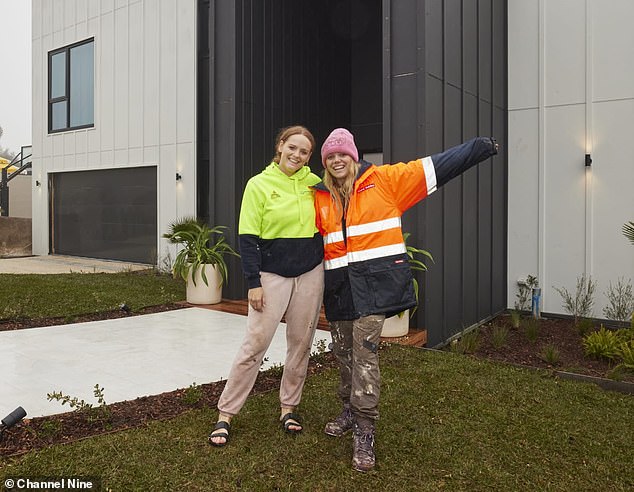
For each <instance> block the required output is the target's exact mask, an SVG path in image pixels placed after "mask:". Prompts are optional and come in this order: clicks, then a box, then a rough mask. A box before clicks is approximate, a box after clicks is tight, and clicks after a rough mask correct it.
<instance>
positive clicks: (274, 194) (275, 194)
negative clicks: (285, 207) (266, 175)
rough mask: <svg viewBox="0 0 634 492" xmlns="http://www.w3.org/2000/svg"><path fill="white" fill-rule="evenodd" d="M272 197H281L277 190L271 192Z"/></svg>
mask: <svg viewBox="0 0 634 492" xmlns="http://www.w3.org/2000/svg"><path fill="white" fill-rule="evenodd" d="M271 198H272V199H273V200H275V199H276V198H280V195H279V194H278V193H277V191H275V190H273V192H272V193H271Z"/></svg>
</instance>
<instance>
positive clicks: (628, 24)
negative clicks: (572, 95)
mask: <svg viewBox="0 0 634 492" xmlns="http://www.w3.org/2000/svg"><path fill="white" fill-rule="evenodd" d="M592 13H593V17H594V22H593V50H592V58H593V60H592V63H593V65H594V70H593V74H592V83H593V89H594V90H593V92H594V94H593V96H594V100H595V101H605V100H608V99H623V98H633V97H634V28H633V26H634V1H632V0H610V1H609V4H608V5H606V2H605V1H604V0H601V1H599V0H594V1H593V2H592Z"/></svg>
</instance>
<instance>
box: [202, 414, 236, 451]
mask: <svg viewBox="0 0 634 492" xmlns="http://www.w3.org/2000/svg"><path fill="white" fill-rule="evenodd" d="M222 429H224V430H226V431H227V432H222ZM230 430H231V424H230V423H229V422H225V421H224V420H219V421H218V422H216V425H215V427H214V430H213V431H212V432H211V434H209V437H208V438H207V440H208V441H209V444H211V445H212V446H216V447H217V448H221V447H223V446H224V445H225V444H227V443H228V442H229V431H230ZM214 437H224V439H225V442H213V441H212V439H213V438H214Z"/></svg>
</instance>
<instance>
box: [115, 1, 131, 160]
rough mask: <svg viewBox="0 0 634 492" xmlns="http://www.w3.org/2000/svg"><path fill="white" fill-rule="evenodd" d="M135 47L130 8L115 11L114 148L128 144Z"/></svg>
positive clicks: (120, 147) (125, 146)
mask: <svg viewBox="0 0 634 492" xmlns="http://www.w3.org/2000/svg"><path fill="white" fill-rule="evenodd" d="M133 49H135V48H134V47H133V46H130V43H129V39H128V9H118V10H115V13H114V54H115V55H114V148H115V149H116V150H120V149H125V148H127V146H128V114H129V110H130V106H129V97H128V91H129V88H128V79H129V65H128V52H129V51H130V50H133Z"/></svg>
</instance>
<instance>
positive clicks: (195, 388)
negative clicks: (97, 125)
mask: <svg viewBox="0 0 634 492" xmlns="http://www.w3.org/2000/svg"><path fill="white" fill-rule="evenodd" d="M202 397H203V389H202V386H200V385H199V384H196V382H193V383H192V384H190V385H189V387H188V388H186V389H185V391H184V392H183V395H182V396H181V399H182V400H183V403H185V405H195V404H196V403H198V402H199V401H200V400H201V398H202Z"/></svg>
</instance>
